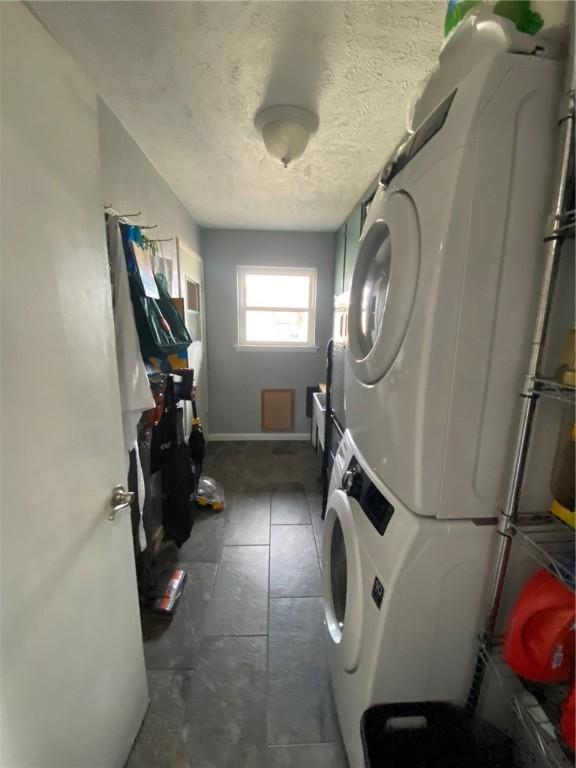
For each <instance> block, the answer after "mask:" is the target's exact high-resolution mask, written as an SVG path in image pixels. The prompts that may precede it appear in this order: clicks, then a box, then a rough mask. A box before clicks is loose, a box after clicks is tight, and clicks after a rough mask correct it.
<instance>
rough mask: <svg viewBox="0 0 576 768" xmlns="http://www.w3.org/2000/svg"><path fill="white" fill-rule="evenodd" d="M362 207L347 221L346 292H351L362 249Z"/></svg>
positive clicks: (353, 212)
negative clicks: (359, 251) (357, 261)
mask: <svg viewBox="0 0 576 768" xmlns="http://www.w3.org/2000/svg"><path fill="white" fill-rule="evenodd" d="M361 218H362V206H361V205H360V204H358V205H357V206H356V208H354V210H353V211H352V213H351V214H350V216H349V217H348V219H347V221H346V261H345V264H344V290H345V291H349V290H350V285H351V283H352V275H353V274H354V267H355V266H356V259H357V258H358V250H359V248H360V242H359V241H360V227H361Z"/></svg>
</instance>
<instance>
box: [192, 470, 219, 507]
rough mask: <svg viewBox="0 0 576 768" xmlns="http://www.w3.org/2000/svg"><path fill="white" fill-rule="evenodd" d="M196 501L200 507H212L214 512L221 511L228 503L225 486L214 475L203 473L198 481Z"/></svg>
mask: <svg viewBox="0 0 576 768" xmlns="http://www.w3.org/2000/svg"><path fill="white" fill-rule="evenodd" d="M196 503H197V504H198V505H199V506H200V507H210V508H211V509H212V510H213V511H214V512H221V511H222V510H223V509H224V505H225V504H226V497H225V495H224V488H223V487H222V485H221V483H219V482H218V480H214V478H213V477H206V475H202V476H201V477H200V480H199V481H198V490H197V491H196Z"/></svg>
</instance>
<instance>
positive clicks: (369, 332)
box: [348, 192, 420, 384]
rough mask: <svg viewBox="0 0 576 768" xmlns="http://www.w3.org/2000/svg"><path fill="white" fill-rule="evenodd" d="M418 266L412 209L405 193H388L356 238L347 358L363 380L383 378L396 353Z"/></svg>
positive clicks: (417, 237)
mask: <svg viewBox="0 0 576 768" xmlns="http://www.w3.org/2000/svg"><path fill="white" fill-rule="evenodd" d="M419 270H420V230H419V226H418V214H417V212H416V208H415V206H414V203H413V202H412V199H411V198H410V197H409V195H407V194H406V193H405V192H393V193H390V194H389V195H388V196H387V197H386V198H385V200H384V203H383V205H382V209H381V211H380V212H379V213H378V215H377V216H376V218H375V220H374V222H373V223H372V226H371V227H370V229H369V230H368V231H367V232H366V233H365V235H364V237H363V239H362V243H361V245H360V251H359V253H358V259H357V260H356V265H355V268H354V275H353V277H352V286H351V288H350V306H349V309H348V357H349V361H350V366H351V368H352V372H353V373H354V375H355V376H356V377H357V378H358V379H359V380H360V381H362V382H364V383H365V384H375V383H376V382H377V381H378V380H379V379H381V378H382V377H383V376H385V375H386V373H387V372H388V370H389V369H390V367H391V365H392V363H393V362H394V360H395V358H396V355H397V354H398V352H399V351H400V347H401V346H402V342H403V341H404V337H405V335H406V331H407V330H408V324H409V322H410V317H411V315H412V308H413V306H414V298H415V296H416V286H417V283H418V273H419Z"/></svg>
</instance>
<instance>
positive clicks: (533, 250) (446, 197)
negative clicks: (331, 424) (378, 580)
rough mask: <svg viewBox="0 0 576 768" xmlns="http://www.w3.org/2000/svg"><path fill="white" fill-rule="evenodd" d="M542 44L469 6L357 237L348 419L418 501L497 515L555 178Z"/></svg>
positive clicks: (367, 453) (555, 74)
mask: <svg viewBox="0 0 576 768" xmlns="http://www.w3.org/2000/svg"><path fill="white" fill-rule="evenodd" d="M547 55H554V52H552V53H551V52H549V51H547V50H546V47H545V46H543V45H542V44H541V43H539V42H538V41H536V40H535V38H533V37H530V36H528V35H522V34H521V33H518V32H517V31H516V30H515V28H514V27H513V25H511V23H510V22H508V21H507V20H505V19H501V18H500V17H497V16H491V15H487V14H486V13H485V12H480V13H476V14H471V15H469V17H468V18H467V19H465V20H464V21H463V22H462V25H461V28H459V29H458V30H457V31H456V33H455V34H454V35H453V36H452V37H451V38H450V39H449V40H448V42H447V44H446V46H445V48H444V50H443V51H442V54H441V57H440V64H439V68H438V70H437V71H436V72H435V73H434V74H433V76H432V77H431V78H430V79H429V81H428V83H427V85H426V86H425V89H424V91H423V93H422V95H421V97H420V98H419V100H418V102H417V103H416V106H415V110H414V122H415V124H416V126H417V127H416V130H415V131H414V132H413V133H412V134H410V135H409V138H408V139H407V141H406V142H405V143H404V144H403V145H402V146H401V147H400V148H399V149H398V151H397V152H396V153H395V155H394V156H393V157H392V159H391V161H390V162H389V163H388V164H387V165H386V167H385V169H384V171H383V173H382V177H381V180H380V186H379V190H378V192H377V194H376V196H375V198H374V201H373V202H372V204H371V206H370V210H369V212H368V216H367V220H366V223H365V226H364V230H363V233H362V236H361V245H360V251H359V255H358V259H357V262H356V266H355V271H354V275H353V279H352V286H351V291H350V306H349V318H348V355H347V363H348V367H347V372H346V402H345V405H346V426H347V427H348V428H349V429H350V431H351V433H352V436H353V438H354V440H355V442H356V444H357V445H358V448H359V449H360V451H361V452H362V455H363V456H364V458H365V460H366V462H367V465H368V467H369V468H370V469H371V470H373V471H374V472H375V473H376V474H377V476H378V477H379V478H380V479H381V480H382V481H383V482H384V483H385V485H386V486H387V487H388V488H390V489H392V490H393V491H394V494H395V496H396V498H397V499H398V500H399V501H401V504H402V506H403V507H405V508H406V509H408V510H411V511H412V512H415V513H417V514H420V515H429V516H433V517H437V518H481V517H492V516H494V515H496V513H497V508H498V503H499V501H500V497H501V494H502V485H503V473H504V471H505V470H506V468H507V465H508V462H507V458H508V456H509V454H510V451H511V437H512V435H511V432H512V430H511V426H512V424H513V423H514V421H515V419H516V413H517V409H518V397H517V394H518V392H519V389H520V384H521V377H522V372H523V370H524V369H525V367H526V364H527V359H528V356H529V352H530V333H531V329H532V324H533V318H534V314H535V301H536V295H537V294H536V291H537V286H538V284H539V281H540V278H541V259H540V255H541V251H542V233H543V231H544V220H545V216H546V213H547V210H546V202H547V200H548V195H549V187H550V183H551V181H552V180H551V178H550V174H551V170H552V168H553V158H554V149H555V139H556V130H555V129H556V116H557V106H558V94H559V86H560V82H561V75H562V65H561V62H558V61H556V60H554V59H552V58H546V56H547ZM544 491H545V489H543V492H544ZM546 501H547V498H546V496H544V495H543V498H542V499H541V500H537V502H536V503H545V502H546Z"/></svg>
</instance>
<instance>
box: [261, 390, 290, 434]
mask: <svg viewBox="0 0 576 768" xmlns="http://www.w3.org/2000/svg"><path fill="white" fill-rule="evenodd" d="M293 430H294V390H293V389H263V390H262V431H263V432H292V431H293Z"/></svg>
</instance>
